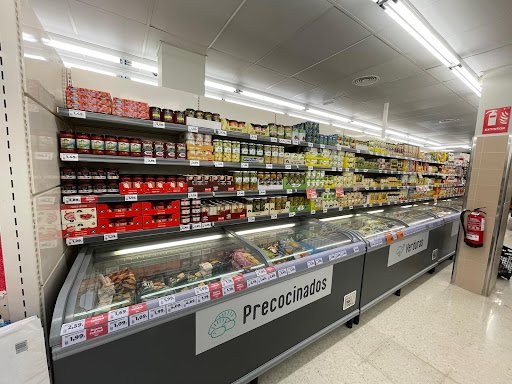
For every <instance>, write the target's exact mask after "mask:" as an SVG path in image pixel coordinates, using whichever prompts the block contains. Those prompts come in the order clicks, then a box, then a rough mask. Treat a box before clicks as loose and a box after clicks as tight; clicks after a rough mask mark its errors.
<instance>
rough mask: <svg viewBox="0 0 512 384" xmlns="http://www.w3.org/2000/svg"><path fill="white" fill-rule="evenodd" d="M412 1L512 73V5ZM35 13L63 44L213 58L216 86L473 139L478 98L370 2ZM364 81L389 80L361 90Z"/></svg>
mask: <svg viewBox="0 0 512 384" xmlns="http://www.w3.org/2000/svg"><path fill="white" fill-rule="evenodd" d="M410 1H411V3H412V4H413V5H414V6H415V7H416V8H417V9H418V10H419V11H420V12H421V14H422V15H423V16H424V17H425V18H426V20H427V21H428V22H429V23H430V24H431V25H432V26H433V27H434V28H435V29H436V30H437V31H438V32H439V33H440V34H441V36H442V37H443V38H444V39H445V40H446V41H447V42H448V43H449V44H450V45H451V46H452V47H453V48H454V49H455V51H456V52H457V53H458V54H459V55H460V56H461V57H462V58H463V59H464V60H465V62H466V63H467V64H468V65H469V66H470V67H471V68H472V69H473V70H474V71H475V72H477V73H479V74H481V72H483V71H486V70H489V69H492V68H496V67H500V66H503V65H507V64H510V63H512V23H510V20H509V18H510V15H511V14H512V0H410ZM30 3H31V5H32V6H33V7H34V10H35V12H36V14H37V16H38V17H39V19H40V21H41V23H42V25H43V26H44V28H45V29H46V30H47V31H48V32H49V33H52V34H54V35H60V36H64V37H66V38H72V39H76V40H80V41H83V42H87V43H90V44H94V45H97V46H101V47H104V48H108V49H113V50H117V51H120V52H124V53H127V54H130V55H133V56H138V57H142V58H145V59H149V60H156V58H157V49H158V45H159V42H160V41H165V42H167V43H169V44H172V45H175V46H178V47H181V48H184V49H188V50H191V51H193V52H197V53H201V54H206V55H207V66H206V74H207V76H209V77H211V78H216V79H220V80H224V81H229V82H232V83H235V84H237V85H240V86H246V87H250V88H253V89H257V90H262V91H263V90H264V91H265V92H268V93H271V94H275V95H278V96H281V97H286V98H290V99H294V100H296V101H300V102H303V103H309V104H310V105H318V106H321V107H322V108H323V109H328V110H333V111H336V112H340V113H343V114H347V115H350V116H353V117H355V118H359V119H363V120H368V121H373V122H379V121H380V120H381V118H382V111H383V105H384V103H385V102H388V101H389V102H390V108H389V119H390V126H391V127H394V128H398V129H401V130H404V131H407V132H410V133H413V134H415V135H419V136H423V137H428V138H432V140H436V141H442V142H445V143H452V144H458V143H463V142H468V141H469V140H470V138H471V137H472V136H473V132H474V127H475V122H476V114H477V107H478V101H479V99H478V97H477V96H476V95H475V94H474V93H473V92H471V91H470V90H469V89H468V88H467V87H466V86H465V85H464V84H463V83H462V82H460V80H458V79H457V78H455V77H454V76H453V75H452V73H451V71H450V70H448V69H447V68H445V67H444V66H441V65H440V63H439V62H438V61H437V59H436V58H434V57H433V56H432V55H431V54H430V53H429V52H427V51H426V50H425V49H424V48H423V47H422V46H421V45H419V43H417V42H416V41H415V40H414V39H413V38H412V37H410V36H409V35H408V34H407V33H405V32H404V31H403V30H402V29H401V28H400V27H399V26H398V25H397V24H396V23H394V22H393V21H392V20H391V19H390V18H389V17H387V15H385V14H384V12H383V11H382V10H381V9H380V8H379V7H378V6H376V5H375V4H374V3H373V2H372V1H370V0H279V1H276V0H215V1H204V0H81V1H77V0H31V1H30ZM507 17H508V19H507ZM363 75H377V76H380V78H381V80H380V81H379V82H378V83H377V84H376V85H374V86H372V87H368V88H360V87H356V86H354V85H352V80H353V79H354V78H356V77H359V76H363ZM333 100H334V102H332V101H333ZM324 102H329V104H327V105H323V103H324ZM447 118H452V119H459V121H458V122H456V123H450V124H440V123H439V121H440V120H443V119H447Z"/></svg>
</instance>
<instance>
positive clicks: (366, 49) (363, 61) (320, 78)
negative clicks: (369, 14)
mask: <svg viewBox="0 0 512 384" xmlns="http://www.w3.org/2000/svg"><path fill="white" fill-rule="evenodd" d="M398 56H399V54H398V53H397V52H396V51H395V50H393V49H392V48H390V47H389V46H388V45H386V44H384V43H383V42H381V41H380V40H379V39H377V38H376V37H374V36H371V37H368V38H366V39H365V40H363V41H361V42H359V43H357V44H355V45H353V46H351V47H350V48H348V49H346V50H344V51H342V52H340V53H338V54H336V55H334V56H333V57H331V58H329V59H327V60H325V61H323V62H321V63H319V64H317V65H315V66H313V67H311V68H308V69H306V70H305V71H303V72H301V73H299V74H298V75H296V76H295V77H297V78H299V79H301V80H303V81H306V82H308V83H311V84H316V85H318V86H322V85H326V87H328V89H330V90H332V91H334V90H335V89H336V87H334V86H333V84H334V82H333V80H334V79H339V78H341V79H343V78H345V77H346V76H349V75H351V74H353V73H357V72H359V71H362V70H364V69H365V68H369V67H372V66H375V65H378V64H380V63H384V62H386V61H388V60H391V59H393V58H396V57H398Z"/></svg>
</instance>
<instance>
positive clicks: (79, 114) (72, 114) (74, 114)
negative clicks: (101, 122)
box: [68, 109, 87, 119]
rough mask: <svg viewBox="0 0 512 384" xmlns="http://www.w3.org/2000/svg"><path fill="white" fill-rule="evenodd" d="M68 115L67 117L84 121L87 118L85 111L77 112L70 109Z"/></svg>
mask: <svg viewBox="0 0 512 384" xmlns="http://www.w3.org/2000/svg"><path fill="white" fill-rule="evenodd" d="M68 115H69V117H76V118H78V119H85V118H86V117H87V116H86V114H85V111H79V110H78V109H70V110H69V112H68Z"/></svg>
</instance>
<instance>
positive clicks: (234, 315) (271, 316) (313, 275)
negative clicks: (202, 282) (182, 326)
mask: <svg viewBox="0 0 512 384" xmlns="http://www.w3.org/2000/svg"><path fill="white" fill-rule="evenodd" d="M331 287H332V265H331V266H327V267H325V268H322V269H319V270H317V271H312V272H310V273H307V274H305V275H301V276H298V277H296V278H293V279H290V280H286V281H284V282H282V283H279V284H275V285H272V286H270V287H268V288H263V289H260V290H258V291H256V292H253V293H249V294H247V295H243V296H240V297H239V298H234V299H233V300H228V301H225V302H223V303H221V304H219V305H215V306H213V307H209V308H206V309H203V310H202V311H198V312H197V313H196V354H197V355H198V354H200V353H203V352H205V351H207V350H209V349H211V348H214V347H216V346H218V345H220V344H222V343H225V342H226V341H229V340H231V339H234V338H235V337H237V336H240V335H243V334H244V333H246V332H249V331H251V330H253V329H255V328H258V327H260V326H262V325H264V324H266V323H268V322H270V321H272V320H275V319H277V318H279V317H281V316H284V315H286V314H288V313H290V312H293V311H295V310H296V309H299V308H301V307H303V306H305V305H308V304H310V303H312V302H314V301H316V300H318V299H321V298H323V297H325V296H327V295H330V294H331ZM340 305H342V303H340Z"/></svg>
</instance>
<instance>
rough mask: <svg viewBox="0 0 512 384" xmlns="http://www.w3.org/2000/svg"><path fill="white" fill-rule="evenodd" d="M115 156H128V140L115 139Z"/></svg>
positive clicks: (125, 138)
mask: <svg viewBox="0 0 512 384" xmlns="http://www.w3.org/2000/svg"><path fill="white" fill-rule="evenodd" d="M117 154H118V155H119V156H130V140H129V139H128V138H127V137H120V138H118V139H117Z"/></svg>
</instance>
